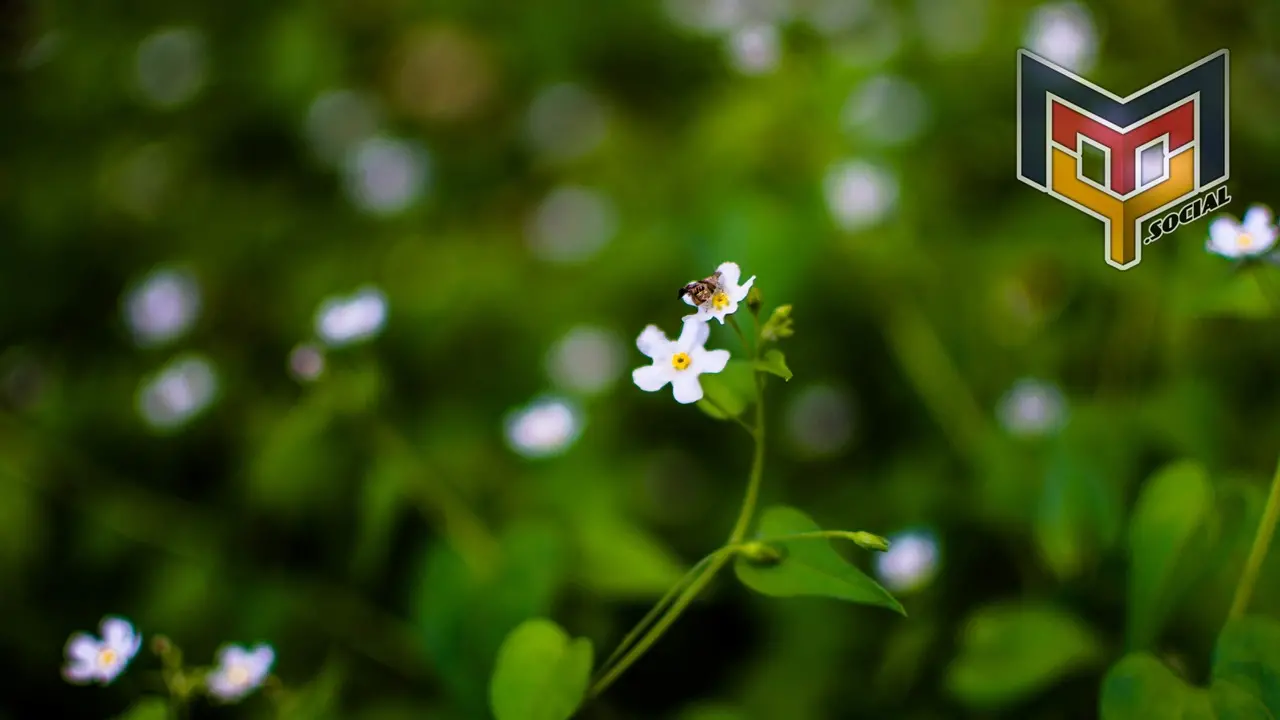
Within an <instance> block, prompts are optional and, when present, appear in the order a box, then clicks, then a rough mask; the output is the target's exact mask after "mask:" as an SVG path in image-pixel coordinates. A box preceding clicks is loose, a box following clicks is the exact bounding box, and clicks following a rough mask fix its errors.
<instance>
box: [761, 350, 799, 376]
mask: <svg viewBox="0 0 1280 720" xmlns="http://www.w3.org/2000/svg"><path fill="white" fill-rule="evenodd" d="M756 369H757V370H762V371H764V372H767V373H772V374H774V375H777V376H778V377H780V378H782V379H783V380H790V379H791V368H789V367H787V358H786V356H785V355H783V354H782V351H781V350H778V349H776V348H775V349H773V350H770V351H769V352H767V353H765V354H764V357H763V358H760V359H759V360H757V361H756Z"/></svg>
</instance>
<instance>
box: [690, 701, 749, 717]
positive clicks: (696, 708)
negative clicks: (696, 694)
mask: <svg viewBox="0 0 1280 720" xmlns="http://www.w3.org/2000/svg"><path fill="white" fill-rule="evenodd" d="M746 718H747V715H746V714H745V713H743V712H742V711H741V710H739V709H737V708H736V707H734V706H732V705H726V704H722V703H697V704H695V705H690V706H689V707H687V708H685V709H684V710H682V711H680V715H679V716H678V720H746Z"/></svg>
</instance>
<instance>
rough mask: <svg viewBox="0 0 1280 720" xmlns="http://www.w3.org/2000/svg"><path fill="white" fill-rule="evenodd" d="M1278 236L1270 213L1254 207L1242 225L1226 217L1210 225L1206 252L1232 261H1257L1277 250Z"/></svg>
mask: <svg viewBox="0 0 1280 720" xmlns="http://www.w3.org/2000/svg"><path fill="white" fill-rule="evenodd" d="M1278 234H1280V229H1277V228H1276V226H1275V224H1274V223H1273V221H1272V217H1271V211H1270V210H1269V209H1267V208H1266V207H1265V206H1263V205H1254V206H1253V207H1251V208H1249V212H1247V213H1245V214H1244V221H1243V222H1236V219H1235V218H1233V217H1230V216H1224V217H1220V218H1218V219H1217V220H1214V221H1213V222H1212V223H1210V224H1209V241H1208V242H1207V243H1205V249H1206V250H1208V251H1209V252H1211V253H1215V254H1217V255H1221V256H1223V257H1229V258H1247V257H1256V256H1258V255H1262V254H1264V253H1266V252H1268V251H1269V250H1271V248H1272V247H1274V246H1275V244H1276V238H1277V235H1278Z"/></svg>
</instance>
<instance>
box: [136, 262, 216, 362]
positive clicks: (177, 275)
mask: <svg viewBox="0 0 1280 720" xmlns="http://www.w3.org/2000/svg"><path fill="white" fill-rule="evenodd" d="M123 304H124V316H125V322H126V323H128V325H129V329H130V330H131V331H132V332H133V335H134V339H135V340H136V342H137V343H138V344H140V345H144V346H145V345H159V344H162V343H166V342H169V341H170V340H174V339H177V338H178V337H180V336H181V335H182V334H183V333H185V332H186V331H187V330H189V329H190V328H191V325H192V324H193V323H194V322H195V321H196V317H197V316H198V315H199V313H200V289H199V287H198V286H197V285H196V281H195V278H194V277H192V276H191V274H190V273H187V272H183V271H180V270H174V269H170V268H163V269H159V270H155V271H153V272H152V273H151V274H149V275H147V276H146V277H144V278H143V279H142V280H141V281H140V282H138V283H137V284H136V285H135V286H134V287H133V288H132V289H131V290H129V292H128V293H126V294H125V297H124V303H123Z"/></svg>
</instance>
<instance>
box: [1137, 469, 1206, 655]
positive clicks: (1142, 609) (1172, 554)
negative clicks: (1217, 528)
mask: <svg viewBox="0 0 1280 720" xmlns="http://www.w3.org/2000/svg"><path fill="white" fill-rule="evenodd" d="M1213 505H1214V496H1213V488H1212V487H1211V486H1210V485H1209V479H1208V477H1207V475H1206V473H1205V470H1204V468H1202V467H1201V466H1199V465H1197V464H1195V463H1192V462H1178V463H1174V464H1172V465H1169V466H1167V467H1165V468H1164V469H1162V470H1160V471H1159V472H1157V473H1156V474H1155V475H1154V476H1152V477H1151V478H1150V479H1148V480H1147V482H1146V485H1145V486H1144V487H1143V489H1142V493H1141V494H1140V495H1139V497H1138V502H1137V505H1136V506H1135V507H1134V511H1133V517H1132V518H1131V519H1130V522H1129V608H1128V613H1129V617H1128V642H1129V647H1130V648H1131V649H1137V648H1141V647H1146V646H1147V645H1148V644H1149V643H1151V642H1152V641H1153V640H1154V639H1155V637H1156V636H1157V635H1158V634H1159V632H1160V628H1161V627H1162V626H1163V625H1164V622H1165V621H1166V619H1167V618H1168V616H1169V614H1170V613H1171V612H1172V610H1173V608H1174V606H1175V605H1176V604H1177V602H1178V600H1179V598H1180V596H1181V595H1182V594H1183V592H1185V590H1186V589H1187V585H1188V584H1189V583H1190V582H1191V581H1192V580H1194V578H1195V576H1196V575H1197V573H1198V572H1199V570H1200V569H1202V568H1203V567H1204V561H1205V559H1206V555H1207V553H1208V550H1209V545H1210V542H1209V537H1208V535H1209V532H1210V517H1211V515H1212V513H1213Z"/></svg>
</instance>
